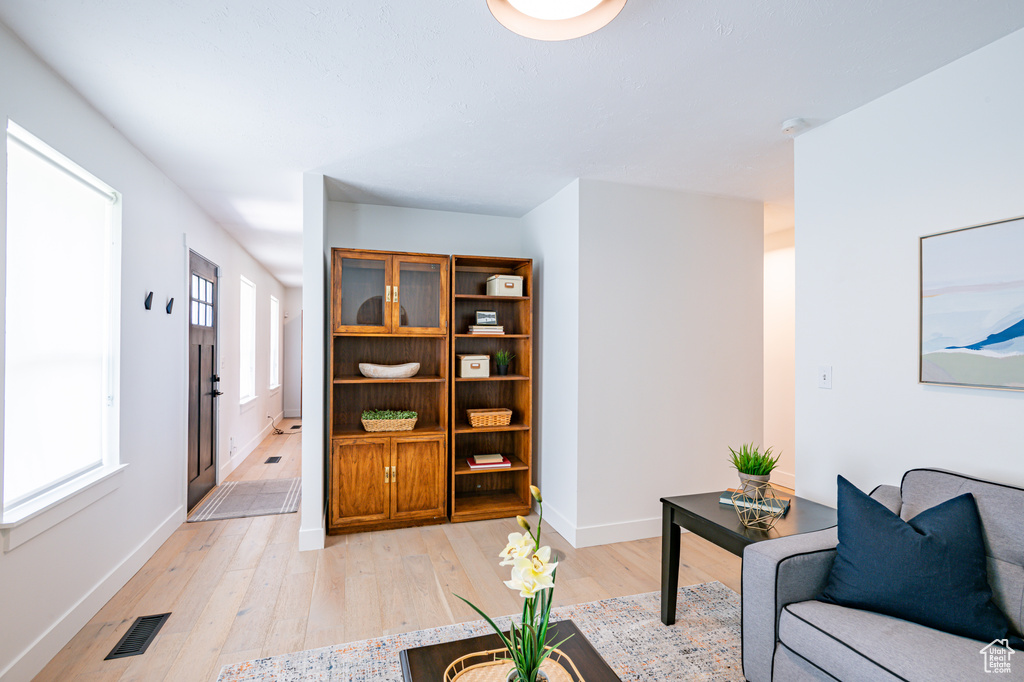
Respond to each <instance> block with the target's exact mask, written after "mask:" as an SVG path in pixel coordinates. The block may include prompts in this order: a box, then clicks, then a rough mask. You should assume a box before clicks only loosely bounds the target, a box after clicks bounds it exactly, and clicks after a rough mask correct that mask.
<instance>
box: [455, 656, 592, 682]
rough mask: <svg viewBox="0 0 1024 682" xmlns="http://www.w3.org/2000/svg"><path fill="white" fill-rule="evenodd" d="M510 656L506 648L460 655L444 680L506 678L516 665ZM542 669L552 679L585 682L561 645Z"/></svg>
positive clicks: (499, 680)
mask: <svg viewBox="0 0 1024 682" xmlns="http://www.w3.org/2000/svg"><path fill="white" fill-rule="evenodd" d="M507 656H508V650H506V649H492V650H490V651H478V652H477V653H475V654H468V655H466V656H463V657H462V658H457V659H455V660H454V661H452V663H451V665H449V666H448V668H447V669H446V670H445V671H444V678H443V679H442V682H505V680H506V679H507V678H508V673H509V671H510V670H512V667H513V666H512V661H511V660H509V659H508V658H506V657H507ZM540 669H541V670H542V671H544V672H545V673H546V674H547V676H548V679H549V680H550V681H551V682H584V680H583V676H582V675H580V671H579V670H578V669H577V668H576V664H574V663H573V662H572V659H571V658H569V657H568V656H566V655H565V654H564V653H563V652H562V651H561V650H560V649H554V650H552V652H551V655H550V656H548V658H547V659H546V660H545V661H544V663H542V664H541V666H540Z"/></svg>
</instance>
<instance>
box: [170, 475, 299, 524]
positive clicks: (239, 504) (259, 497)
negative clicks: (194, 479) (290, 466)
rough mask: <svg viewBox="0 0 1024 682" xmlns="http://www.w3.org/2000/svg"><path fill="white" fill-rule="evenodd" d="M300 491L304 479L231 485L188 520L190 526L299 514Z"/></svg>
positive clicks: (215, 495)
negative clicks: (247, 518)
mask: <svg viewBox="0 0 1024 682" xmlns="http://www.w3.org/2000/svg"><path fill="white" fill-rule="evenodd" d="M301 489H302V479H301V478H277V479H270V480H266V481H228V482H227V483H222V484H221V485H220V486H219V487H218V488H217V489H216V490H214V491H213V494H212V495H210V496H209V497H208V498H206V501H204V502H203V503H202V504H201V505H199V509H197V510H196V511H195V512H194V513H193V514H192V515H191V516H189V517H188V522H189V523H195V522H196V521H216V520H218V519H238V518H243V517H247V516H269V515H270V514H291V513H292V512H296V511H298V510H299V491H300V490H301Z"/></svg>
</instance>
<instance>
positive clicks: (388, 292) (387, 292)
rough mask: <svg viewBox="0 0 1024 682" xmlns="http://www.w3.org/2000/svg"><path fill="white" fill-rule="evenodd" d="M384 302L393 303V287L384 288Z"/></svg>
mask: <svg viewBox="0 0 1024 682" xmlns="http://www.w3.org/2000/svg"><path fill="white" fill-rule="evenodd" d="M384 302H385V303H391V285H390V284H389V285H387V286H386V287H384Z"/></svg>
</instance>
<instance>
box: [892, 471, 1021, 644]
mask: <svg viewBox="0 0 1024 682" xmlns="http://www.w3.org/2000/svg"><path fill="white" fill-rule="evenodd" d="M900 488H901V496H902V499H903V507H902V508H901V510H900V518H902V519H904V520H909V519H912V518H914V517H915V516H917V515H918V514H919V513H921V512H922V511H924V510H925V509H928V508H929V507H934V506H935V505H937V504H939V503H941V502H945V501H946V500H949V499H952V498H954V497H956V496H957V495H963V494H964V493H971V494H972V495H974V501H975V502H976V503H977V505H978V515H979V516H980V517H981V527H982V533H983V536H984V539H985V552H986V554H988V556H989V562H988V582H989V585H991V587H992V596H993V600H994V601H995V603H996V606H998V607H999V609H1000V610H1001V611H1002V612H1003V613H1004V614H1006V617H1007V618H1008V619H1009V620H1010V624H1011V625H1012V626H1013V628H1014V630H1015V631H1016V633H1017V634H1018V635H1021V634H1024V524H1022V523H1021V519H1024V489H1021V488H1017V487H1014V486H1010V485H1004V484H1001V483H992V482H990V481H982V480H979V479H976V478H971V477H969V476H964V475H963V474H956V473H952V472H949V471H942V470H940V469H912V470H910V471H908V472H907V473H906V474H905V475H904V476H903V483H902V484H901V486H900Z"/></svg>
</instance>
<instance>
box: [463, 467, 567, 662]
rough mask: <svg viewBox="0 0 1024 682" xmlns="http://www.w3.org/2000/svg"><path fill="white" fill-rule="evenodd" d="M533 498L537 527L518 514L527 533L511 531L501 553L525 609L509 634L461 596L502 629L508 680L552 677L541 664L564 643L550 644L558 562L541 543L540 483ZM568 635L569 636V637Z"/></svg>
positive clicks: (511, 585) (508, 582) (497, 629)
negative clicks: (550, 625)
mask: <svg viewBox="0 0 1024 682" xmlns="http://www.w3.org/2000/svg"><path fill="white" fill-rule="evenodd" d="M530 493H531V494H532V495H533V499H535V500H537V505H538V507H539V509H540V518H539V519H538V520H537V528H536V531H534V529H533V528H532V527H531V526H530V522H529V521H527V520H526V519H525V518H523V517H522V516H518V517H516V520H517V521H518V522H519V526H520V527H521V528H522V529H523V530H524V531H525V532H523V533H510V534H509V536H508V544H507V545H506V546H505V549H503V550H502V551H501V553H500V554H499V555H498V556H499V557H500V558H501V560H502V561H501V563H500V564H499V565H500V566H511V567H512V574H511V577H510V579H509V580H506V581H505V585H506V586H507V587H508V588H510V589H512V590H518V591H519V596H520V597H523V613H522V616H521V617H520V619H519V623H518V624H516V622H515V619H513V621H512V623H511V625H510V627H509V631H508V634H505V633H504V632H503V631H502V629H501V628H500V627H498V625H497V624H496V623H495V622H494V620H492V619H491V617H490V616H488V615H487V614H486V613H484V612H483V611H481V610H480V609H479V608H477V606H476V605H475V604H473V603H472V602H471V601H469V600H468V599H466V598H465V597H460V596H459V595H455V596H456V597H459V599H461V600H462V601H464V602H466V603H467V604H469V606H470V608H472V609H473V610H474V611H476V612H477V613H479V614H480V615H481V616H482V617H483V618H484V620H486V621H487V622H488V623H489V624H490V626H491V627H492V628H494V631H495V632H496V633H498V637H500V638H501V641H502V644H504V645H505V648H506V649H507V650H508V655H509V659H510V661H509V662H510V663H511V664H512V669H511V670H510V671H509V673H508V678H507V682H541V681H542V680H547V679H548V677H547V675H546V674H545V673H544V671H542V670H541V669H540V668H541V665H542V664H543V663H544V661H545V660H546V659H547V658H548V657H549V656H550V655H551V653H552V651H554V650H555V649H556V648H557V647H558V646H559V645H560V644H562V643H563V642H565V640H564V639H563V640H562V641H560V642H558V643H557V644H553V645H550V644H548V635H549V631H548V621H549V619H550V617H551V603H552V599H553V597H554V592H555V571H556V569H557V568H558V563H557V562H555V561H552V560H551V548H550V547H546V546H544V547H542V546H541V544H540V532H541V524H542V523H543V521H544V500H543V498H542V497H541V494H540V489H539V488H537V486H530ZM566 639H568V638H566Z"/></svg>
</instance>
